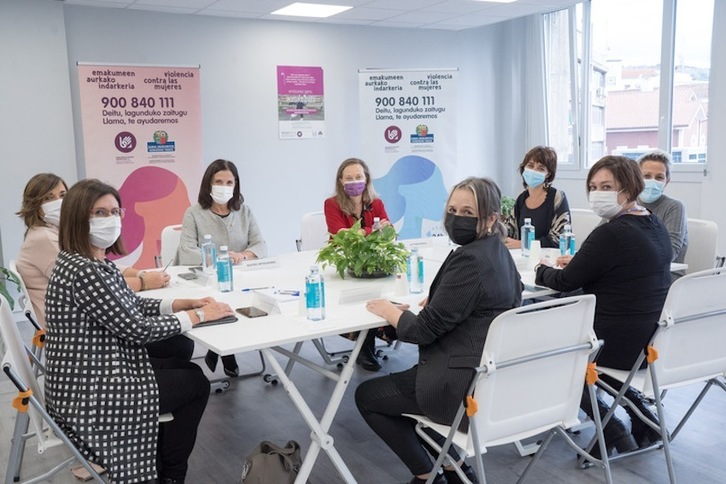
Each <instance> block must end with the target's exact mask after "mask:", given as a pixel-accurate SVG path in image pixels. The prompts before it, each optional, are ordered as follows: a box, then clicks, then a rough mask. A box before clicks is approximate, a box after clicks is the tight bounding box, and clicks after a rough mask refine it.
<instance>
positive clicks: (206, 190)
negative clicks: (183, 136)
mask: <svg viewBox="0 0 726 484" xmlns="http://www.w3.org/2000/svg"><path fill="white" fill-rule="evenodd" d="M197 201H198V203H197V204H195V205H193V206H191V207H189V208H188V209H187V211H186V213H184V220H183V221H182V230H181V240H180V241H179V250H178V252H177V259H178V262H179V264H181V265H199V264H201V263H202V253H201V245H202V243H203V242H204V236H205V235H207V234H209V235H211V236H212V241H213V242H214V243H215V245H216V246H217V247H220V246H222V245H226V246H227V247H229V256H230V257H231V258H232V261H233V262H234V263H235V264H238V263H240V262H241V261H243V260H248V259H257V258H264V257H267V245H266V244H265V240H264V239H263V238H262V232H260V228H259V226H258V225H257V221H256V220H255V216H254V215H252V211H251V210H250V208H249V207H248V206H247V205H245V204H244V203H243V202H244V197H243V196H242V193H241V192H240V187H239V173H238V172H237V167H236V166H235V165H234V163H232V162H231V161H227V160H214V161H213V162H212V163H210V164H209V166H208V167H207V170H206V171H205V172H204V176H203V177H202V183H201V185H200V186H199V197H198V199H197ZM217 358H218V356H217V354H216V353H213V352H211V351H210V352H208V353H207V357H206V358H205V361H206V363H207V366H209V368H210V370H212V371H214V370H215V368H216V367H217ZM222 363H223V364H224V373H225V374H227V375H228V376H231V377H236V376H237V375H239V370H238V367H237V360H236V359H235V357H234V355H228V356H224V357H222Z"/></svg>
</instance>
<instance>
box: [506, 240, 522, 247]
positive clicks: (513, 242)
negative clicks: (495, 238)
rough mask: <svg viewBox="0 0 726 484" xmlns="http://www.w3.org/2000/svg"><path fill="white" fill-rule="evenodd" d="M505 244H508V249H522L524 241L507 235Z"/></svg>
mask: <svg viewBox="0 0 726 484" xmlns="http://www.w3.org/2000/svg"><path fill="white" fill-rule="evenodd" d="M504 245H506V246H507V249H521V248H522V241H521V240H517V239H513V238H511V237H507V239H506V240H505V241H504Z"/></svg>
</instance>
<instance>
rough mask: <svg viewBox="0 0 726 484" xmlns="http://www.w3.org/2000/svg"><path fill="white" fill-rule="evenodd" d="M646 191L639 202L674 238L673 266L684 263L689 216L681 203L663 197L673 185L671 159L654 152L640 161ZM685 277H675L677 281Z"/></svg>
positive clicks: (644, 190)
mask: <svg viewBox="0 0 726 484" xmlns="http://www.w3.org/2000/svg"><path fill="white" fill-rule="evenodd" d="M638 164H639V165H640V171H641V173H642V174H643V179H644V180H643V181H644V183H645V188H644V189H643V191H642V192H641V193H640V195H639V196H638V201H639V202H640V203H641V204H642V205H643V206H644V207H645V208H647V209H648V210H650V212H651V213H652V214H653V215H655V216H656V217H658V218H659V219H660V221H661V222H663V225H665V227H666V230H668V234H669V235H670V237H671V249H673V260H672V262H683V260H684V259H685V257H686V251H687V250H688V226H687V221H688V216H687V215H686V206H685V205H684V204H683V202H681V201H680V200H676V199H675V198H671V197H669V196H668V195H663V189H665V187H666V186H667V185H668V183H669V182H670V181H671V155H669V154H668V153H666V152H665V151H660V150H655V151H651V152H649V153H645V154H644V155H643V156H641V157H640V158H638ZM683 274H684V273H683V272H679V273H673V274H672V276H673V278H674V279H676V278H678V277H680V276H682V275H683Z"/></svg>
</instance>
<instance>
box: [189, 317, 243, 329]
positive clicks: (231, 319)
mask: <svg viewBox="0 0 726 484" xmlns="http://www.w3.org/2000/svg"><path fill="white" fill-rule="evenodd" d="M236 321H237V316H225V317H223V318H219V319H213V320H211V321H204V322H203V323H197V324H195V325H194V327H195V328H203V327H205V326H214V325H217V324H226V323H234V322H236Z"/></svg>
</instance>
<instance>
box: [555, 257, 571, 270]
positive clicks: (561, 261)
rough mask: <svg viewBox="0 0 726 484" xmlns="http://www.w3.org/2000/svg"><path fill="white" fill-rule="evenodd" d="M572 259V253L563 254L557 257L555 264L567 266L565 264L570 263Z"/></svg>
mask: <svg viewBox="0 0 726 484" xmlns="http://www.w3.org/2000/svg"><path fill="white" fill-rule="evenodd" d="M571 260H572V256H571V255H561V256H559V257H558V258H557V259H555V265H556V266H557V267H565V266H567V264H569V263H570V261H571Z"/></svg>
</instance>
